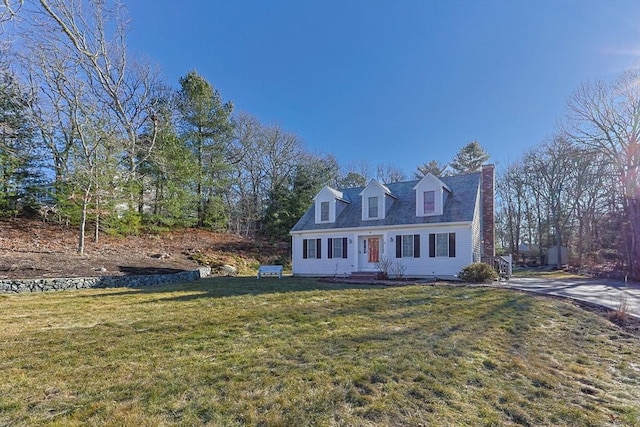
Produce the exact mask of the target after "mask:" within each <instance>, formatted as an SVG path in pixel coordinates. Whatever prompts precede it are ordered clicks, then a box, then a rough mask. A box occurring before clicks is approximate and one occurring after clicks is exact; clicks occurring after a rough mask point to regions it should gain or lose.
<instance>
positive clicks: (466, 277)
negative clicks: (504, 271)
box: [458, 262, 498, 283]
mask: <svg viewBox="0 0 640 427" xmlns="http://www.w3.org/2000/svg"><path fill="white" fill-rule="evenodd" d="M458 277H459V278H460V280H462V281H463V282H472V283H483V282H488V281H490V280H495V279H497V278H498V273H497V272H496V270H494V268H493V267H491V266H490V265H489V264H486V263H484V262H474V263H473V264H469V265H467V266H466V267H464V268H463V269H462V271H460V273H458Z"/></svg>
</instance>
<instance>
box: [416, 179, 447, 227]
mask: <svg viewBox="0 0 640 427" xmlns="http://www.w3.org/2000/svg"><path fill="white" fill-rule="evenodd" d="M413 189H414V191H415V192H416V216H434V215H442V212H443V209H444V201H445V196H446V192H451V189H450V188H449V187H447V185H446V184H445V183H444V182H442V181H440V180H439V179H438V178H436V177H435V176H434V175H432V174H430V173H428V174H427V175H425V176H424V178H422V179H421V180H420V182H418V183H417V184H416V185H415V187H413Z"/></svg>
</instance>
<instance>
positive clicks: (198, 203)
mask: <svg viewBox="0 0 640 427" xmlns="http://www.w3.org/2000/svg"><path fill="white" fill-rule="evenodd" d="M127 25H128V20H127V18H126V10H124V8H123V5H122V4H121V3H120V2H116V1H105V0H3V2H2V4H1V5H0V36H1V37H0V211H1V212H2V213H4V214H5V215H11V214H17V213H19V212H23V211H26V212H29V211H30V210H31V211H34V210H37V209H39V208H40V207H41V206H42V205H44V206H45V207H48V209H50V210H51V212H50V213H51V215H50V217H55V218H57V220H60V221H64V222H67V223H69V224H72V225H74V226H77V229H78V252H80V253H82V252H83V251H84V241H85V232H86V230H88V229H91V230H92V231H93V232H92V234H93V238H94V239H95V240H97V239H98V238H99V235H100V233H101V232H102V231H109V232H119V233H135V232H138V231H140V230H141V229H142V227H145V228H146V229H151V230H154V229H158V230H161V229H166V228H171V227H176V226H180V227H182V226H199V227H206V228H209V229H212V230H218V231H229V232H233V233H237V234H240V235H244V236H248V237H253V236H257V235H262V236H266V237H269V238H271V239H274V240H280V239H288V231H289V230H290V228H291V227H292V226H293V225H294V224H295V222H296V221H297V219H298V218H299V217H300V216H301V215H302V214H303V213H304V211H305V210H306V209H307V207H308V206H309V205H310V204H311V201H312V198H313V196H314V195H315V194H316V193H317V191H318V190H319V189H320V188H321V187H322V186H323V185H326V184H328V185H332V186H334V187H337V188H346V187H355V186H364V185H366V184H367V183H368V182H369V180H370V179H377V180H379V181H381V182H386V183H390V182H397V181H404V180H406V179H407V175H406V174H405V173H404V172H403V171H402V170H400V169H399V168H397V167H395V166H393V165H391V164H377V165H371V164H369V163H368V162H366V161H360V162H354V163H351V164H347V165H340V164H339V162H338V161H337V159H336V158H335V157H334V156H333V155H331V154H324V153H316V152H312V151H310V150H308V149H307V148H306V147H305V146H304V144H303V142H302V140H301V139H300V137H299V136H297V135H295V134H293V133H291V132H288V131H287V130H285V129H283V128H282V127H280V126H279V125H276V124H264V123H261V122H260V121H259V120H258V119H257V118H255V117H253V116H251V115H249V114H245V113H239V112H236V111H235V110H234V106H233V103H232V102H231V101H229V100H225V99H224V98H223V96H222V95H221V94H220V93H219V91H218V90H216V88H215V87H214V86H213V85H212V84H211V83H210V82H208V81H207V80H206V79H205V78H204V77H203V76H202V75H200V74H199V73H198V72H197V71H189V72H187V73H186V74H185V75H184V76H183V77H182V78H180V80H179V82H177V83H178V86H177V88H174V87H172V85H171V84H168V83H167V82H165V81H163V80H162V78H161V77H160V73H159V71H158V69H157V68H156V67H155V66H154V65H153V64H151V63H150V62H149V61H146V60H144V59H142V58H140V57H136V56H134V55H132V54H131V53H130V52H128V51H127V39H126V36H127V30H128V27H127ZM639 81H640V73H639V71H638V69H637V68H636V69H632V70H629V71H627V72H625V73H624V74H623V75H621V76H619V77H618V78H616V79H614V80H612V81H604V80H603V81H596V82H593V83H586V84H584V85H583V86H581V87H580V88H579V89H578V90H577V91H576V93H575V95H574V96H573V97H572V98H571V99H570V101H569V103H568V106H567V114H566V118H565V120H564V122H563V125H562V126H561V128H560V129H559V130H558V131H557V132H556V134H555V135H554V136H553V137H551V138H550V139H549V140H548V141H545V142H543V143H542V144H541V145H539V146H537V147H534V148H533V149H531V150H529V151H528V152H527V153H526V154H525V155H524V156H523V157H522V158H521V159H520V160H518V161H517V162H515V163H513V164H510V165H505V166H504V167H500V168H499V170H500V171H501V172H500V173H499V175H498V177H497V178H498V179H497V192H498V193H497V199H498V200H497V202H498V204H497V206H498V211H497V219H498V221H497V224H498V233H497V236H498V242H497V243H498V246H499V247H502V248H503V250H504V251H505V252H510V253H513V254H515V255H516V256H518V255H519V253H518V252H519V248H520V245H521V244H522V243H525V244H527V245H528V246H530V247H535V248H538V251H539V252H540V254H539V255H542V251H543V249H544V248H548V247H549V246H553V245H558V246H567V247H569V249H570V253H571V254H572V257H571V258H572V262H573V263H575V264H577V265H585V264H588V263H591V262H600V263H602V262H611V263H613V264H618V266H619V267H620V268H624V269H627V270H628V271H629V272H630V274H631V276H632V277H639V276H640V189H639V188H640V185H639V179H640V178H639V174H638V172H639V168H640V148H639V147H640V84H638V82H639ZM488 158H489V156H488V154H487V153H486V152H485V151H484V149H483V148H482V147H481V146H480V144H479V143H478V142H477V141H473V142H471V143H469V144H467V145H466V146H464V147H463V148H462V149H460V151H459V152H458V153H457V154H456V155H455V156H454V158H453V159H452V160H451V161H450V162H449V163H444V164H443V163H440V162H438V161H437V160H431V161H430V162H427V163H424V164H423V165H421V166H418V167H417V168H416V170H415V172H414V176H413V177H411V178H417V179H419V178H421V177H422V176H424V175H425V174H427V173H432V174H434V175H436V176H445V175H448V174H454V173H464V172H469V171H475V170H478V169H479V167H480V166H481V165H482V163H484V162H486V161H487V160H488ZM499 166H501V165H499ZM45 213H46V212H45ZM558 252H560V251H558ZM558 261H559V260H558Z"/></svg>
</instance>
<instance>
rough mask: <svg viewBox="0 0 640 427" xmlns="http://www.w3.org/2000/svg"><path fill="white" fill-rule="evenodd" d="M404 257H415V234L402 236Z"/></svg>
mask: <svg viewBox="0 0 640 427" xmlns="http://www.w3.org/2000/svg"><path fill="white" fill-rule="evenodd" d="M402 257H403V258H405V257H409V258H413V235H408V236H402Z"/></svg>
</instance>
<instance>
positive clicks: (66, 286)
mask: <svg viewBox="0 0 640 427" xmlns="http://www.w3.org/2000/svg"><path fill="white" fill-rule="evenodd" d="M210 273H211V268H210V267H201V268H199V269H197V270H192V271H183V272H180V273H173V274H151V275H147V276H103V277H71V278H62V279H22V280H20V279H13V280H0V293H11V292H48V291H66V290H71V289H87V288H142V287H145V286H153V285H160V284H169V283H179V282H192V281H194V280H198V279H201V278H203V277H207V276H208V275H209V274H210Z"/></svg>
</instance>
